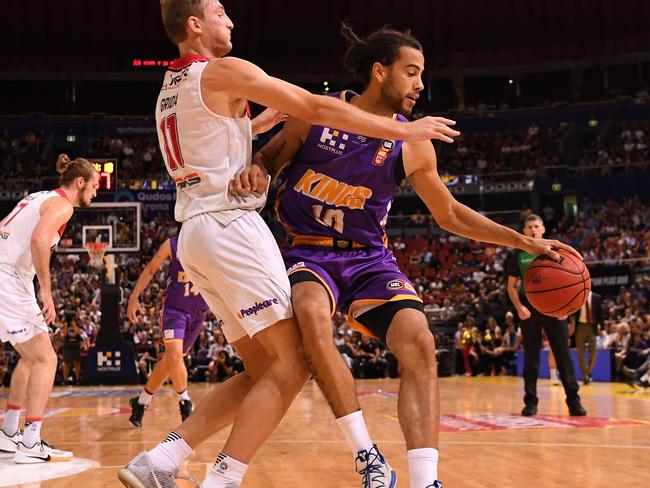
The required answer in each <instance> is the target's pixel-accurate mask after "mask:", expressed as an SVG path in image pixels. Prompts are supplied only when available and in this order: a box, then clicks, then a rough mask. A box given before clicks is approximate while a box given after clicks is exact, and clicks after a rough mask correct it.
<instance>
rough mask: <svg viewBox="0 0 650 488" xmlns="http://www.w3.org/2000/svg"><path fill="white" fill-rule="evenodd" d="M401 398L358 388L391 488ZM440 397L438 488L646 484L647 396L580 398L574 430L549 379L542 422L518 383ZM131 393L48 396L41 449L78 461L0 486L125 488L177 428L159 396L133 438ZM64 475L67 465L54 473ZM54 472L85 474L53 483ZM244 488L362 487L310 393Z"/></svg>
mask: <svg viewBox="0 0 650 488" xmlns="http://www.w3.org/2000/svg"><path fill="white" fill-rule="evenodd" d="M209 388H210V385H209V384H200V385H194V386H192V388H191V394H192V396H193V399H194V400H195V401H200V398H201V397H202V396H204V395H205V394H206V392H207V391H208V390H209ZM398 388H399V383H398V382H397V381H394V380H388V381H383V380H382V381H372V380H369V381H359V382H358V392H359V396H360V397H361V399H360V401H361V406H362V408H363V410H364V412H365V417H366V421H367V423H368V426H369V430H370V432H371V435H372V436H373V438H374V439H375V440H376V442H377V443H378V444H379V446H380V448H381V449H382V451H383V453H384V454H385V455H386V456H387V458H388V459H389V461H390V463H391V464H392V466H393V467H394V468H395V469H396V470H397V472H398V486H401V487H403V488H406V487H408V468H407V464H406V450H405V444H404V442H403V438H402V435H401V431H400V428H399V424H398V422H397V417H396V408H397V392H398ZM440 391H441V398H442V415H443V421H442V425H443V426H442V433H441V436H440V456H441V459H440V477H441V479H442V480H443V482H444V484H445V488H456V487H463V488H464V487H467V488H472V487H476V488H479V487H480V488H484V487H495V488H496V487H499V488H502V487H529V486H534V487H560V486H561V487H580V488H589V487H610V486H615V487H616V488H626V487H630V488H632V487H634V488H637V487H639V486H642V485H643V483H645V482H647V479H648V478H647V475H648V473H650V390H645V391H644V390H634V389H632V388H631V387H629V386H627V385H625V384H620V383H619V384H592V385H590V386H587V387H582V388H581V391H580V393H581V395H582V398H583V404H584V406H585V407H586V408H587V410H588V411H589V417H587V418H579V419H576V418H571V417H568V414H567V411H566V408H565V405H564V397H563V393H562V389H561V388H560V387H558V386H551V385H550V383H549V381H548V380H540V383H539V396H540V405H539V413H540V415H539V416H537V417H533V418H523V417H521V416H519V415H518V412H519V410H520V409H521V406H522V405H521V396H522V383H521V379H518V378H505V377H503V378H501V377H499V378H443V379H441V388H440ZM3 393H4V392H3ZM134 394H135V389H134V388H133V387H125V388H57V389H55V392H54V394H53V395H54V396H53V398H52V400H51V401H50V404H49V408H50V410H49V413H48V415H49V416H48V418H47V419H46V421H45V425H44V431H43V433H44V438H45V440H46V441H48V442H50V443H52V444H54V445H56V446H58V447H61V448H64V449H70V450H73V451H74V453H75V456H76V457H77V458H79V459H77V461H76V462H75V463H72V464H70V463H57V465H48V466H30V467H25V466H15V465H13V464H12V463H11V460H10V459H9V458H7V457H6V456H5V457H4V458H1V459H0V487H3V486H20V487H23V488H38V487H42V488H60V487H82V486H84V487H91V486H92V487H95V486H101V487H116V488H117V487H120V486H122V485H121V484H120V483H119V482H118V481H117V480H116V478H115V473H116V471H117V470H118V469H119V468H120V467H121V466H122V465H123V464H125V463H126V462H127V461H128V460H129V459H131V458H132V457H133V456H135V455H136V454H137V453H138V452H140V451H142V450H144V449H148V448H151V447H152V446H153V445H155V444H156V443H157V442H158V441H160V440H161V439H162V438H163V437H164V436H165V435H166V434H167V433H168V432H169V431H170V430H172V429H173V428H174V427H175V426H176V425H177V424H178V422H179V414H178V404H177V401H176V398H175V395H173V394H171V392H169V390H166V391H163V392H162V393H161V394H159V395H158V396H156V397H155V398H154V401H153V404H152V410H150V411H148V412H147V414H146V415H145V421H144V423H145V425H144V428H143V429H141V430H140V429H133V428H131V426H130V424H129V423H128V420H127V418H128V412H129V410H128V408H126V407H127V401H128V398H129V396H133V395H134ZM0 405H4V400H2V399H0ZM226 436H227V431H221V432H219V433H217V434H216V435H215V436H214V437H213V438H212V439H211V440H210V441H209V442H206V443H205V444H204V445H202V446H201V447H200V448H199V449H197V450H196V451H195V453H194V455H193V456H192V457H191V458H190V460H189V462H188V464H187V465H186V466H185V467H184V469H185V470H186V471H189V472H191V473H192V474H193V475H194V476H197V477H199V479H201V478H202V477H203V474H204V473H205V470H206V467H207V466H208V465H209V464H211V463H212V462H213V460H214V458H215V456H216V454H217V453H218V451H219V449H220V448H221V446H222V444H223V441H224V439H225V438H226ZM85 460H91V461H93V462H86V461H85ZM64 464H69V466H67V467H65V468H62V467H61V465H64ZM61 469H67V470H68V472H73V471H75V470H76V471H80V470H83V469H86V470H85V471H83V472H81V473H78V474H75V475H71V476H65V477H59V478H57V479H51V477H52V476H59V475H60V474H61V473H60V470H61ZM57 470H58V471H57ZM643 473H645V474H643ZM44 479H48V481H41V480H44ZM642 480H644V481H642ZM243 486H244V487H263V488H267V487H268V488H271V487H272V488H276V487H277V488H280V487H282V488H291V487H295V488H298V487H301V488H304V487H311V486H314V487H319V488H320V487H358V486H359V479H358V475H357V474H356V473H355V472H354V463H353V459H352V455H351V453H350V452H349V450H348V447H347V445H346V444H345V442H344V441H343V439H342V434H341V433H340V431H339V430H338V427H337V425H336V423H335V422H334V419H333V417H332V415H331V413H330V412H329V409H328V407H327V404H326V403H325V401H324V399H323V397H322V395H321V394H320V392H319V391H318V389H317V387H316V386H315V385H314V384H313V382H310V383H309V384H308V385H306V386H305V388H304V390H303V391H302V393H301V394H300V396H299V397H298V399H297V400H296V401H295V402H294V404H293V405H292V407H291V409H290V411H289V413H288V415H287V417H286V418H285V419H284V421H283V422H282V424H281V425H280V426H279V428H278V429H277V431H276V432H275V433H274V435H273V436H272V437H271V438H270V439H269V441H268V442H267V443H266V444H265V446H264V447H263V448H262V449H261V450H260V452H259V453H258V455H257V457H256V458H255V459H254V461H253V463H252V464H251V466H250V468H249V471H248V474H247V478H246V481H245V483H244V484H243Z"/></svg>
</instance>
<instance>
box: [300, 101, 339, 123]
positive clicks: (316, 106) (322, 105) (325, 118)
mask: <svg viewBox="0 0 650 488" xmlns="http://www.w3.org/2000/svg"><path fill="white" fill-rule="evenodd" d="M333 103H337V102H336V101H334V100H333V99H332V98H330V97H327V96H324V95H310V97H309V99H308V100H307V103H306V104H305V112H306V113H305V117H303V120H305V121H306V122H309V123H310V124H312V125H328V124H330V123H331V120H332V117H331V114H332V104H333Z"/></svg>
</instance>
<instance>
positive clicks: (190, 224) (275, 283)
mask: <svg viewBox="0 0 650 488" xmlns="http://www.w3.org/2000/svg"><path fill="white" fill-rule="evenodd" d="M178 258H179V259H180V261H181V264H182V265H183V268H184V269H185V272H186V273H187V276H188V278H189V279H190V281H192V283H193V284H194V286H195V287H196V288H197V289H198V290H199V291H200V292H201V296H203V298H204V299H205V301H206V302H207V303H208V305H209V306H210V309H211V310H212V312H213V313H214V314H215V316H217V317H219V319H221V320H223V323H224V324H223V326H222V329H223V333H224V334H225V336H226V339H228V342H231V343H232V342H234V341H236V340H238V339H241V338H242V337H244V336H246V335H248V336H250V337H253V336H254V335H255V334H257V333H258V332H260V331H261V330H264V329H266V328H267V327H270V326H271V325H273V324H275V323H276V322H278V321H280V320H285V319H289V318H291V317H293V308H292V307H291V285H290V284H289V278H288V277H287V271H286V268H285V266H284V261H283V259H282V255H281V254H280V249H279V248H278V245H277V244H276V242H275V238H274V237H273V234H271V231H270V230H269V228H268V226H267V225H266V223H265V222H264V220H263V219H262V217H260V216H259V214H258V213H257V212H249V213H247V214H245V215H243V216H241V217H239V218H238V219H237V220H235V221H233V222H231V223H230V224H228V225H227V226H223V225H222V224H220V223H219V222H217V220H216V219H215V218H214V217H213V216H211V215H210V214H200V215H196V216H195V217H192V218H190V219H189V220H187V221H186V222H184V223H183V226H182V227H181V232H180V234H179V237H178Z"/></svg>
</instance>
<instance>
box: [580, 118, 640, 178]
mask: <svg viewBox="0 0 650 488" xmlns="http://www.w3.org/2000/svg"><path fill="white" fill-rule="evenodd" d="M608 132H609V134H611V137H609V138H603V139H602V140H600V139H599V140H597V141H596V140H594V141H591V142H590V143H589V144H588V145H587V147H586V148H584V150H583V153H582V157H581V158H580V160H579V161H578V166H582V167H585V166H600V174H609V173H611V172H612V171H613V169H614V167H616V166H624V165H635V166H636V167H637V169H640V170H643V171H647V169H648V165H649V164H650V120H636V121H628V122H621V123H615V124H613V126H612V127H611V129H610V130H609V131H608Z"/></svg>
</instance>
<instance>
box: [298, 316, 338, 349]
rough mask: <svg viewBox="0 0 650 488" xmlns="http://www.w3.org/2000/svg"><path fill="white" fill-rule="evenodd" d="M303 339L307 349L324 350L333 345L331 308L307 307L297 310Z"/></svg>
mask: <svg viewBox="0 0 650 488" xmlns="http://www.w3.org/2000/svg"><path fill="white" fill-rule="evenodd" d="M296 316H297V318H298V324H299V326H300V331H301V333H302V340H303V344H304V347H305V349H306V350H307V351H312V350H313V351H323V350H324V349H325V348H328V347H333V346H332V344H333V342H332V325H331V324H332V317H331V315H330V311H329V310H323V309H322V308H309V307H305V308H304V309H303V310H302V311H301V312H300V313H298V312H296Z"/></svg>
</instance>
